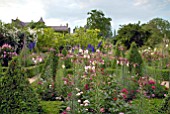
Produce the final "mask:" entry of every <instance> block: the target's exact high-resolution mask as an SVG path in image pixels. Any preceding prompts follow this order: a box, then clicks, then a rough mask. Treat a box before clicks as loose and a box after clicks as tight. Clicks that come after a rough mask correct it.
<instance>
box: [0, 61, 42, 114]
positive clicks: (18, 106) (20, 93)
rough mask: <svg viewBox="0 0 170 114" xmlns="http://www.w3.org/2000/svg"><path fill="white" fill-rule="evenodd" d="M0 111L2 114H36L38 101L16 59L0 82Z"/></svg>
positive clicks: (38, 108) (38, 109) (38, 107)
mask: <svg viewBox="0 0 170 114" xmlns="http://www.w3.org/2000/svg"><path fill="white" fill-rule="evenodd" d="M0 89H1V91H0V99H1V100H0V101H1V102H0V103H1V104H0V110H1V113H3V114H11V113H13V114H19V113H23V114H28V113H34V114H38V112H39V111H40V106H39V101H38V99H37V97H36V94H35V93H34V91H33V89H32V88H31V87H30V85H29V82H28V80H27V79H26V76H25V73H24V70H23V69H22V68H21V67H20V65H19V61H18V58H14V59H13V60H12V61H11V63H10V65H9V68H8V70H7V72H6V74H5V76H3V77H2V80H1V82H0Z"/></svg>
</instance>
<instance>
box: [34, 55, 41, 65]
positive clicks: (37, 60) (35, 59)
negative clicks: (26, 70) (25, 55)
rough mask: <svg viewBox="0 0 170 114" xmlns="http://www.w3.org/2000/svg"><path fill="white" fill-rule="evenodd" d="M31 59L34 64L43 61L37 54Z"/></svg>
mask: <svg viewBox="0 0 170 114" xmlns="http://www.w3.org/2000/svg"><path fill="white" fill-rule="evenodd" d="M32 61H33V63H34V64H37V63H41V62H42V61H43V58H42V57H40V56H38V57H33V58H32Z"/></svg>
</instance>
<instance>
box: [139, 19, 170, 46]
mask: <svg viewBox="0 0 170 114" xmlns="http://www.w3.org/2000/svg"><path fill="white" fill-rule="evenodd" d="M142 28H143V29H144V30H146V31H150V32H151V35H150V37H149V38H148V41H147V42H146V45H148V46H150V47H153V46H155V45H156V44H159V43H160V42H162V39H163V38H164V36H165V35H166V37H167V38H170V23H169V22H168V21H167V20H164V19H161V18H154V19H152V20H150V21H149V22H148V23H147V24H144V25H142Z"/></svg>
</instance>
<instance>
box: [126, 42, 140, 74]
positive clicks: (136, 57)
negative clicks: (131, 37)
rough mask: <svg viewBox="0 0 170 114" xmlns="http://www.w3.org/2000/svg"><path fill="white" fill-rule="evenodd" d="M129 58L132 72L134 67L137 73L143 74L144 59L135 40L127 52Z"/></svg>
mask: <svg viewBox="0 0 170 114" xmlns="http://www.w3.org/2000/svg"><path fill="white" fill-rule="evenodd" d="M127 59H128V60H129V63H130V64H129V71H130V72H132V71H133V69H134V71H135V73H136V74H139V75H140V76H141V74H142V63H143V60H142V57H141V55H140V53H139V52H138V48H137V46H136V43H135V42H133V43H132V44H131V47H130V50H129V52H128V54H127Z"/></svg>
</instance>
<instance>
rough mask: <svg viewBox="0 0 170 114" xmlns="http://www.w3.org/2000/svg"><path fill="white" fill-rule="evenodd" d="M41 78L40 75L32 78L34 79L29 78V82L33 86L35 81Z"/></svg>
mask: <svg viewBox="0 0 170 114" xmlns="http://www.w3.org/2000/svg"><path fill="white" fill-rule="evenodd" d="M39 77H40V75H36V76H34V77H32V78H28V81H29V82H30V84H31V83H33V82H34V81H36V80H37V79H38V78H39Z"/></svg>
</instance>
